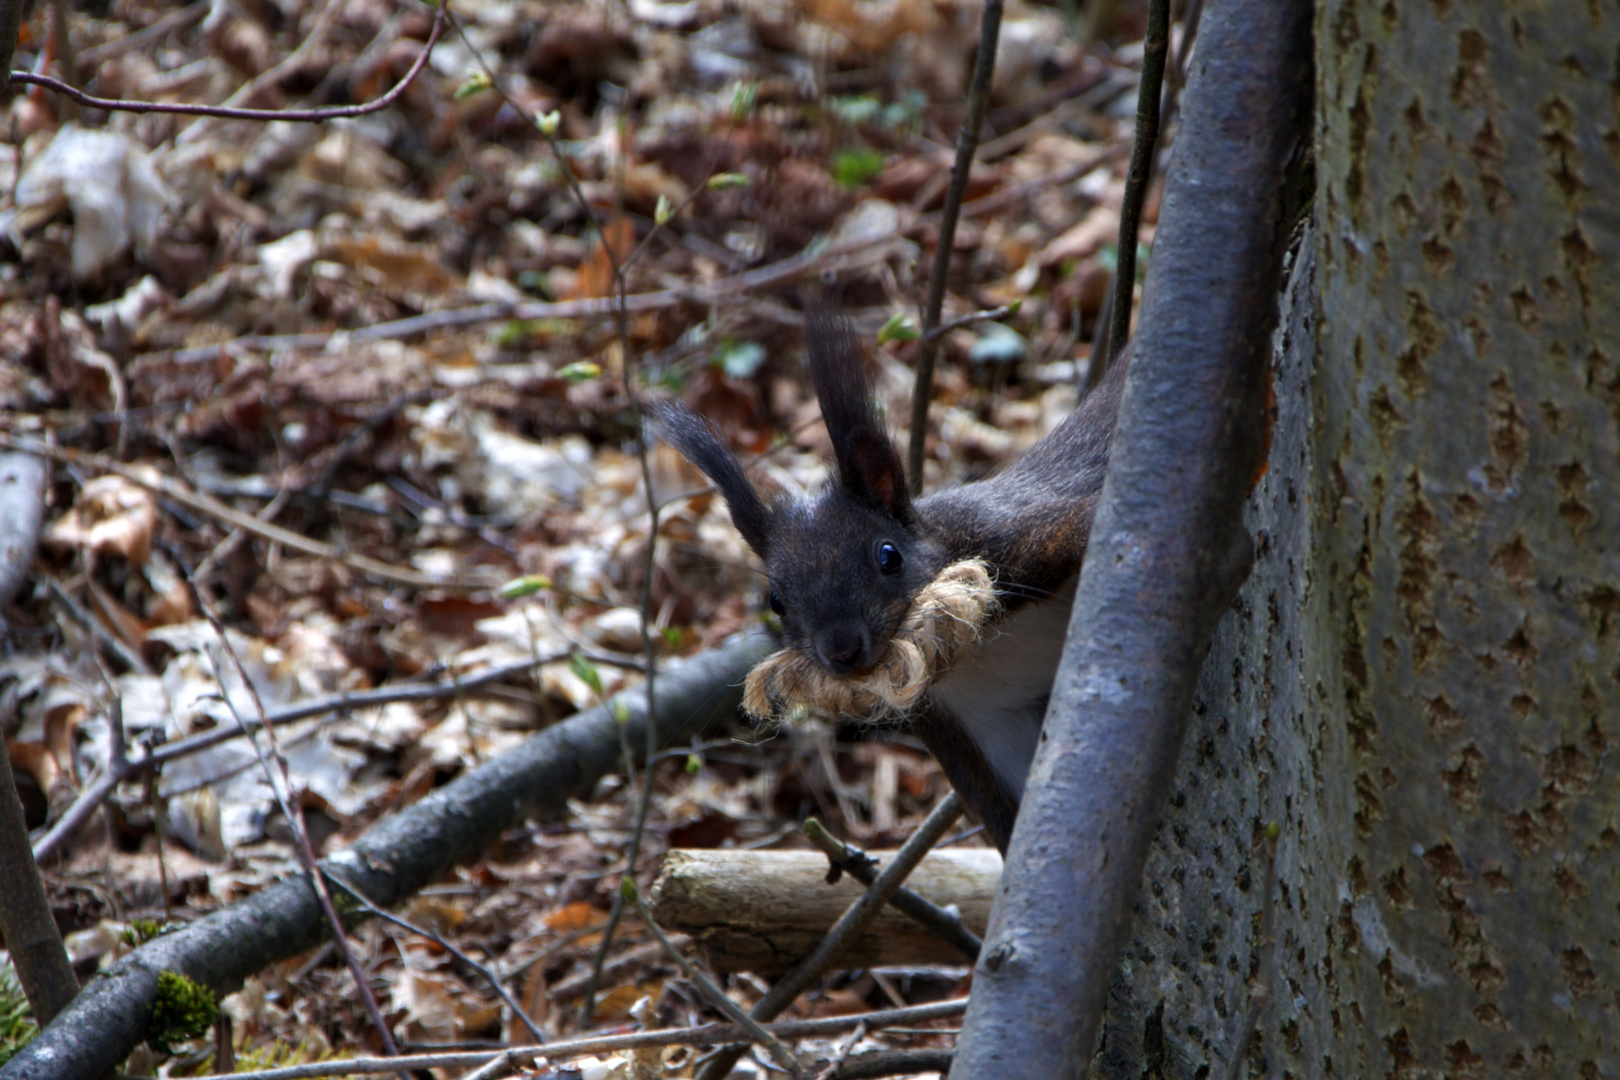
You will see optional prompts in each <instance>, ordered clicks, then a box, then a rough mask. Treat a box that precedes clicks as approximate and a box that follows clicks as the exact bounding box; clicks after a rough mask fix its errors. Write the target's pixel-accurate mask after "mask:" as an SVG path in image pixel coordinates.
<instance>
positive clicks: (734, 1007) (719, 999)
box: [619, 877, 803, 1077]
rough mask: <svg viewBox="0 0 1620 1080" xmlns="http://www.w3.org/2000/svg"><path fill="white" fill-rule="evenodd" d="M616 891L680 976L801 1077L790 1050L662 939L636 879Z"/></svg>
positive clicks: (796, 1075)
mask: <svg viewBox="0 0 1620 1080" xmlns="http://www.w3.org/2000/svg"><path fill="white" fill-rule="evenodd" d="M619 892H620V893H622V894H623V895H624V896H625V897H626V898H627V899H628V900H629V901H630V902H631V903H632V904H634V905H635V907H636V914H637V915H639V916H641V921H642V922H643V923H645V924H646V926H647V929H649V930H651V931H652V934H653V937H655V938H657V939H658V944H660V945H662V946H663V947H664V951H665V952H666V953H668V954H669V958H670V959H671V960H673V961H675V966H676V967H678V968H680V969H681V974H682V975H683V976H685V977H686V979H687V981H688V982H690V983H692V984H693V985H694V986H696V987H697V988H698V989H699V990H701V991H703V995H704V996H705V997H707V998H708V999H709V1000H710V1001H711V1002H713V1004H714V1006H715V1007H716V1008H718V1009H719V1010H720V1011H721V1012H722V1013H724V1014H725V1015H727V1016H729V1017H731V1018H732V1019H733V1020H735V1021H736V1022H737V1023H739V1024H741V1025H742V1026H743V1027H745V1028H747V1029H748V1033H749V1034H750V1035H752V1036H753V1037H754V1041H756V1042H759V1043H762V1044H764V1046H765V1048H766V1049H767V1050H769V1051H770V1053H771V1056H772V1057H773V1058H775V1059H776V1061H777V1064H779V1065H781V1066H782V1068H784V1069H786V1070H787V1071H788V1072H789V1073H791V1074H792V1075H793V1076H795V1077H798V1076H802V1075H803V1070H802V1069H801V1068H800V1067H799V1059H798V1058H796V1057H794V1056H793V1051H791V1050H789V1049H788V1048H787V1046H785V1045H784V1044H783V1043H782V1041H781V1040H780V1039H778V1038H777V1037H776V1036H775V1035H772V1034H771V1033H770V1032H769V1031H767V1030H766V1029H765V1028H764V1027H762V1026H761V1025H760V1023H759V1021H758V1020H756V1019H754V1018H753V1017H751V1016H749V1015H748V1014H747V1013H745V1012H743V1010H742V1006H741V1005H738V1004H737V1003H736V1002H735V1001H732V1000H731V999H730V998H729V997H727V996H726V992H725V991H724V990H722V989H720V988H719V987H718V986H716V985H715V984H714V980H713V979H710V978H709V977H708V976H707V975H705V974H703V972H701V971H699V970H698V969H697V966H696V965H695V964H693V963H692V961H690V960H688V959H687V958H686V957H685V956H683V955H681V950H679V949H677V948H676V947H675V944H674V943H673V942H672V941H670V940H669V938H668V937H666V936H665V934H664V931H663V929H662V928H661V927H659V925H658V923H657V922H656V921H655V920H654V919H653V917H652V915H651V913H649V912H648V911H647V905H646V904H644V903H643V902H642V899H641V890H639V889H637V888H636V882H635V879H634V878H630V877H626V878H624V879H623V880H622V881H621V882H620V883H619Z"/></svg>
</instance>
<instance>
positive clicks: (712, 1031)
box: [233, 998, 967, 1080]
mask: <svg viewBox="0 0 1620 1080" xmlns="http://www.w3.org/2000/svg"><path fill="white" fill-rule="evenodd" d="M966 1009H967V999H966V998H957V999H955V1000H952V1001H938V1002H935V1003H933V1004H931V1005H914V1006H912V1007H911V1008H909V1009H882V1010H879V1011H877V1012H868V1013H856V1014H854V1015H851V1016H829V1017H824V1018H821V1019H817V1020H789V1021H786V1022H784V1023H780V1024H766V1025H763V1026H764V1028H765V1030H766V1031H768V1032H770V1033H771V1034H772V1035H774V1036H775V1037H776V1038H778V1039H798V1038H811V1037H816V1036H823V1035H836V1034H839V1033H841V1032H845V1031H850V1030H852V1029H854V1028H856V1027H859V1026H860V1025H862V1024H865V1025H866V1028H867V1030H868V1031H877V1030H880V1029H882V1028H889V1027H895V1026H898V1025H903V1024H914V1023H923V1022H927V1021H930V1020H945V1019H949V1018H950V1017H953V1016H960V1015H962V1013H963V1012H964V1011H965V1010H966ZM748 1037H749V1032H748V1030H747V1029H746V1028H744V1027H743V1026H742V1025H741V1024H703V1025H701V1026H699V1027H690V1028H668V1029H666V1030H663V1031H635V1032H631V1033H629V1034H626V1035H594V1036H589V1037H586V1038H582V1039H568V1040H566V1041H560V1042H554V1043H552V1044H551V1045H550V1046H523V1047H512V1048H510V1049H507V1050H496V1051H488V1050H485V1051H459V1052H451V1053H445V1054H412V1055H410V1056H409V1057H397V1058H348V1059H346V1060H340V1061H322V1062H315V1063H312V1064H308V1065H289V1066H286V1067H284V1068H280V1069H264V1070H262V1071H259V1072H241V1073H237V1074H236V1077H235V1078H233V1080H315V1078H319V1077H328V1076H345V1075H350V1074H352V1075H356V1076H362V1075H369V1074H372V1073H380V1072H393V1071H395V1070H396V1069H402V1068H403V1069H454V1068H471V1067H473V1066H479V1065H484V1064H486V1063H487V1062H489V1061H492V1060H496V1059H501V1058H504V1059H506V1060H507V1061H509V1062H510V1063H511V1065H512V1066H513V1067H514V1068H528V1069H532V1068H535V1067H536V1063H537V1062H541V1061H545V1062H557V1061H566V1060H568V1059H569V1058H575V1057H583V1056H584V1055H586V1054H604V1053H612V1052H613V1051H616V1050H640V1049H643V1048H645V1047H653V1046H713V1045H715V1044H718V1043H731V1042H736V1041H738V1040H739V1039H747V1038H748Z"/></svg>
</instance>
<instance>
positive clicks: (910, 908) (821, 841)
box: [804, 818, 1001, 963]
mask: <svg viewBox="0 0 1620 1080" xmlns="http://www.w3.org/2000/svg"><path fill="white" fill-rule="evenodd" d="M804 835H805V839H807V840H809V841H810V842H811V843H812V844H814V845H815V846H816V847H818V848H820V849H821V853H822V854H823V855H826V856H827V860H828V861H829V862H831V863H832V864H833V866H835V867H837V868H838V869H839V870H841V871H843V872H844V873H846V874H848V875H849V876H850V877H852V878H854V879H855V880H856V881H859V882H860V883H861V884H862V885H871V884H872V882H873V881H875V880H877V867H878V865H879V864H878V860H876V859H874V858H872V856H870V855H868V854H867V853H866V852H864V851H862V850H861V849H860V848H858V847H855V846H854V845H853V844H846V843H844V842H843V841H841V840H839V839H837V838H836V837H834V836H833V835H832V834H831V833H829V832H828V831H827V830H826V828H824V827H823V826H822V824H821V822H820V821H817V820H816V819H815V818H809V819H807V820H806V821H805V823H804ZM927 861H928V860H927V859H924V860H923V862H924V863H926V862H927ZM997 862H998V863H999V862H1000V860H999V859H998V860H997ZM1000 876H1001V868H1000V866H999V865H998V866H997V868H996V877H997V878H1000ZM991 887H992V888H994V887H995V883H994V882H992V883H991ZM952 902H953V903H954V901H952ZM889 906H890V907H892V908H894V909H895V910H896V911H899V912H902V913H904V914H905V915H908V916H910V918H911V919H912V921H914V922H916V923H918V924H919V925H921V926H925V927H927V928H928V929H929V930H930V931H932V932H933V934H934V935H935V936H936V937H938V938H939V939H940V940H941V941H944V942H947V943H948V944H950V945H951V946H953V947H954V948H955V949H956V950H957V951H958V952H960V953H961V954H962V955H963V957H965V958H966V959H967V960H968V962H970V963H971V962H972V961H974V960H977V959H978V958H979V950H980V948H982V947H983V945H984V943H983V942H982V941H980V940H979V935H977V934H975V933H974V932H973V931H971V930H969V929H968V928H967V927H966V926H965V925H963V922H962V917H961V916H960V915H953V914H952V913H951V912H949V911H947V910H945V909H944V908H942V907H940V906H939V905H937V904H934V903H932V902H931V901H929V900H928V899H927V898H926V897H924V896H922V895H920V894H919V893H917V892H915V891H913V890H912V889H909V888H907V887H906V886H904V885H902V886H900V888H898V889H896V890H895V891H894V895H893V896H891V897H890V898H889ZM956 906H957V908H958V910H960V909H961V905H960V904H959V903H958V904H956ZM980 929H983V927H982V926H981V927H980Z"/></svg>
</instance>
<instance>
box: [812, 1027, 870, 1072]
mask: <svg viewBox="0 0 1620 1080" xmlns="http://www.w3.org/2000/svg"><path fill="white" fill-rule="evenodd" d="M864 1038H866V1025H865V1024H861V1025H860V1026H859V1027H857V1028H856V1029H855V1030H854V1031H852V1032H850V1033H849V1038H848V1039H846V1040H844V1045H843V1046H840V1047H839V1048H838V1052H837V1053H836V1054H834V1055H833V1056H832V1060H831V1061H829V1062H827V1067H826V1068H825V1069H822V1070H821V1071H820V1072H818V1073H816V1080H832V1078H833V1077H834V1076H837V1075H838V1070H839V1069H840V1068H841V1067H842V1066H843V1064H844V1062H846V1061H848V1060H849V1055H850V1051H852V1050H854V1049H855V1047H856V1046H857V1045H859V1043H860V1041H861V1040H862V1039H864Z"/></svg>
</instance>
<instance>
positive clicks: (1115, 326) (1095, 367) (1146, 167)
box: [1085, 0, 1170, 390]
mask: <svg viewBox="0 0 1620 1080" xmlns="http://www.w3.org/2000/svg"><path fill="white" fill-rule="evenodd" d="M1169 55H1170V0H1149V3H1148V23H1147V38H1146V40H1144V41H1143V42H1142V81H1141V83H1140V84H1139V85H1138V87H1137V91H1136V143H1135V145H1134V146H1133V147H1132V149H1131V167H1130V171H1129V172H1128V173H1127V174H1126V177H1125V197H1124V201H1123V203H1122V204H1121V206H1120V210H1119V246H1118V248H1117V250H1116V253H1115V258H1114V281H1113V285H1112V287H1111V290H1110V294H1109V295H1110V301H1109V303H1108V304H1107V305H1106V310H1105V312H1104V314H1105V316H1106V319H1099V320H1098V323H1099V326H1098V330H1097V340H1096V342H1095V343H1094V344H1093V345H1092V347H1091V362H1090V363H1089V364H1088V365H1087V366H1086V386H1085V389H1087V390H1090V389H1091V388H1092V387H1093V386H1096V385H1097V383H1098V382H1099V381H1101V379H1102V375H1103V372H1104V371H1105V370H1106V369H1107V367H1108V364H1109V362H1110V361H1111V360H1112V359H1113V358H1114V356H1116V355H1117V354H1118V353H1119V350H1120V349H1122V348H1124V347H1125V341H1126V339H1128V338H1129V337H1130V335H1131V302H1132V299H1133V296H1134V293H1135V291H1136V237H1137V234H1138V233H1139V232H1140V231H1141V227H1142V205H1143V203H1145V202H1146V201H1147V191H1148V186H1149V184H1151V183H1152V180H1153V161H1154V158H1155V157H1157V156H1158V152H1159V107H1160V104H1161V102H1160V97H1161V95H1162V93H1163V88H1164V68H1165V61H1166V60H1167V59H1168V58H1169Z"/></svg>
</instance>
